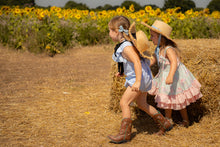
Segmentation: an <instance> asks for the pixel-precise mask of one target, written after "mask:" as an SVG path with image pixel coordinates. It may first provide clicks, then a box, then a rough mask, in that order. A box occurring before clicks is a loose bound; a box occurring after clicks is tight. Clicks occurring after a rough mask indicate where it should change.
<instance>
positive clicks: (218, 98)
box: [110, 39, 220, 122]
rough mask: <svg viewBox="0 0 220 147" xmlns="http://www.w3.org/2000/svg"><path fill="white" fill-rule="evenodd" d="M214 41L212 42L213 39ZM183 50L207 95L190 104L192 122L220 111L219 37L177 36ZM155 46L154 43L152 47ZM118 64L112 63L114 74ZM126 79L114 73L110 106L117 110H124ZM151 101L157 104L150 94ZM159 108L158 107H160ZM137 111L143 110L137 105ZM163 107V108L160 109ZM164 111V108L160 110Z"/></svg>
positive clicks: (176, 116) (154, 70)
mask: <svg viewBox="0 0 220 147" xmlns="http://www.w3.org/2000/svg"><path fill="white" fill-rule="evenodd" d="M210 41H212V42H210ZM176 42H177V44H178V45H179V48H180V50H181V51H182V53H181V61H182V62H183V64H184V65H185V66H186V67H187V68H188V69H189V70H190V71H191V72H192V73H193V75H194V76H195V77H196V79H197V80H198V81H199V82H200V83H201V85H202V87H201V92H202V94H203V97H202V98H201V99H200V100H198V101H196V102H195V103H193V104H191V105H189V106H188V107H187V110H188V114H189V119H190V121H191V122H194V121H195V122H198V121H199V120H200V119H201V117H202V116H204V115H205V114H208V113H209V114H210V113H215V114H216V113H219V112H220V94H219V91H220V86H219V82H220V74H219V73H220V66H219V62H220V50H219V49H220V43H219V40H218V39H216V40H215V39H212V40H209V39H200V40H176ZM154 47H155V46H153V45H152V44H151V49H150V51H151V52H153V50H154ZM116 66H117V65H116V64H115V63H113V64H112V70H111V75H112V76H113V75H114V74H115V73H116V72H117V71H116V69H117V68H116ZM151 70H152V73H153V75H155V74H156V73H157V71H158V68H157V66H153V67H152V68H151ZM123 84H124V79H123V78H116V77H113V81H112V88H111V94H110V95H111V102H110V109H112V110H114V111H115V112H118V111H120V106H119V101H120V98H121V95H122V93H123V90H124V85H123ZM147 101H148V103H149V104H151V105H153V106H156V103H155V102H154V96H151V95H148V96H147ZM157 109H158V108H157ZM134 110H135V113H136V114H140V112H141V111H140V110H138V108H137V109H134ZM159 110H160V109H159ZM160 111H162V113H163V110H160ZM173 119H174V121H179V120H180V119H181V118H180V115H179V111H174V112H173Z"/></svg>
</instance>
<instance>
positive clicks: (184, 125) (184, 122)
mask: <svg viewBox="0 0 220 147" xmlns="http://www.w3.org/2000/svg"><path fill="white" fill-rule="evenodd" d="M179 126H181V127H185V128H188V127H189V122H188V121H187V120H183V122H181V123H180V124H179Z"/></svg>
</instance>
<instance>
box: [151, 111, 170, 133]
mask: <svg viewBox="0 0 220 147" xmlns="http://www.w3.org/2000/svg"><path fill="white" fill-rule="evenodd" d="M153 119H154V121H155V122H156V123H157V124H158V125H159V128H160V130H159V131H158V132H157V133H156V134H157V135H165V132H166V131H169V130H171V129H172V128H173V125H172V124H171V123H170V121H169V120H168V119H166V118H165V117H164V116H163V115H162V114H161V113H160V112H158V113H157V114H154V116H153Z"/></svg>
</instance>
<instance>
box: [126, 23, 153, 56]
mask: <svg viewBox="0 0 220 147" xmlns="http://www.w3.org/2000/svg"><path fill="white" fill-rule="evenodd" d="M124 37H125V39H127V40H131V41H132V43H133V44H134V46H135V47H136V49H137V50H138V52H139V53H140V54H141V56H142V57H144V58H147V59H151V58H152V55H151V54H150V53H149V52H148V51H147V50H148V49H149V47H150V44H149V41H148V39H147V36H146V34H145V33H144V32H143V31H141V30H140V31H138V32H136V29H135V22H133V23H132V25H131V26H130V28H129V37H130V39H129V38H127V37H126V36H124Z"/></svg>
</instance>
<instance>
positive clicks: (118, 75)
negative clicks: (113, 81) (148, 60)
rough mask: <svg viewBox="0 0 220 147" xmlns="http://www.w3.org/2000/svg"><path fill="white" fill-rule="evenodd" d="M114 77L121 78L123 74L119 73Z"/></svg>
mask: <svg viewBox="0 0 220 147" xmlns="http://www.w3.org/2000/svg"><path fill="white" fill-rule="evenodd" d="M115 76H116V77H123V76H124V74H122V75H121V74H120V73H119V72H117V73H116V74H115Z"/></svg>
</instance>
